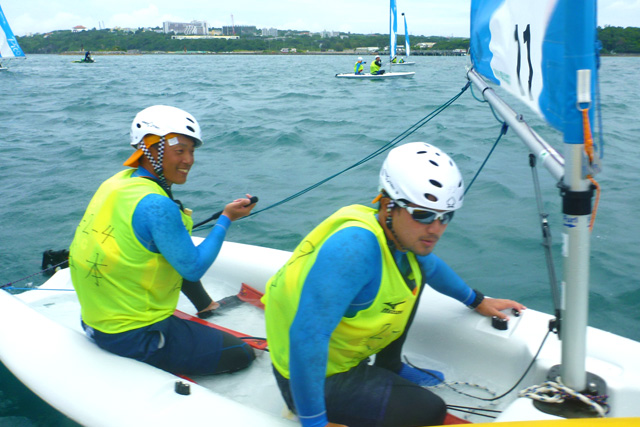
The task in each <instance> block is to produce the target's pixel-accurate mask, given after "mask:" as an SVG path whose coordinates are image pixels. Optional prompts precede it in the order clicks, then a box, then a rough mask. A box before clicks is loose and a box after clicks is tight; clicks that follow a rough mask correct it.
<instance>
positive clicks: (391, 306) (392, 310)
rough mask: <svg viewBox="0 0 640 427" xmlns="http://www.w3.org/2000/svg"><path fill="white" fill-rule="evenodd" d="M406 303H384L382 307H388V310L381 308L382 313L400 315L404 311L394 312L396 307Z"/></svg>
mask: <svg viewBox="0 0 640 427" xmlns="http://www.w3.org/2000/svg"><path fill="white" fill-rule="evenodd" d="M405 302H406V301H400V302H385V303H384V305H386V306H389V308H383V309H382V313H387V314H400V313H402V312H403V311H404V310H396V307H397V306H399V305H400V304H404V303H405Z"/></svg>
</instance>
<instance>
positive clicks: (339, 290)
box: [263, 142, 525, 427]
mask: <svg viewBox="0 0 640 427" xmlns="http://www.w3.org/2000/svg"><path fill="white" fill-rule="evenodd" d="M379 190H380V194H379V195H378V197H377V198H376V200H374V202H378V201H379V209H378V210H376V209H372V208H369V207H366V206H362V205H352V206H347V207H344V208H342V209H340V210H338V211H337V212H336V213H334V214H333V215H331V216H330V217H329V218H327V219H326V220H324V221H323V222H322V223H321V224H320V225H318V226H317V227H316V228H315V229H314V230H313V231H311V233H309V234H308V235H307V236H306V237H305V238H304V239H303V241H302V242H301V243H300V244H299V245H298V247H297V248H296V249H295V251H294V253H293V255H292V257H291V258H290V260H289V261H288V262H287V263H286V264H285V266H284V267H282V268H281V269H280V271H278V273H277V274H276V275H275V276H274V277H272V278H271V280H270V282H269V283H268V285H267V292H266V295H265V297H264V298H263V302H264V303H265V310H266V311H265V316H266V323H267V339H268V341H269V354H270V356H271V360H272V362H273V366H274V374H275V377H276V381H277V382H278V386H279V387H280V390H281V392H282V395H283V397H284V399H285V401H286V402H287V405H288V406H289V408H290V409H291V410H293V411H294V412H296V413H297V414H298V416H299V418H300V421H301V422H302V425H303V426H325V425H348V426H350V427H356V426H373V425H376V426H426V425H440V424H442V423H443V420H444V418H445V415H446V405H445V403H444V402H443V401H442V399H441V398H440V397H438V396H437V395H435V394H434V393H432V392H431V391H429V390H427V389H425V388H423V386H430V385H436V384H438V383H440V382H441V381H443V379H444V377H443V375H442V373H440V372H438V371H429V370H419V369H416V368H413V367H411V366H409V365H407V364H404V363H402V361H401V353H402V345H403V343H404V341H405V338H406V335H407V332H408V330H409V327H410V325H411V322H412V320H413V316H414V314H415V311H416V309H417V306H418V301H419V299H420V295H421V293H422V290H423V289H424V286H425V285H426V284H427V283H428V286H431V287H432V288H434V289H435V290H437V291H438V292H441V293H443V294H445V295H447V296H449V297H451V298H454V299H457V300H458V301H460V302H461V303H462V304H465V305H467V306H468V307H470V308H472V309H475V310H476V311H477V312H478V313H480V314H482V315H485V316H498V317H501V318H505V317H506V316H505V315H504V314H503V313H502V312H501V311H500V310H505V309H508V308H512V309H516V310H523V309H524V308H525V307H523V306H522V305H521V304H519V303H517V302H515V301H511V300H504V299H492V298H486V299H485V298H484V296H483V295H482V293H480V292H479V291H476V290H474V289H471V288H470V287H469V286H468V285H467V284H466V283H465V282H464V281H463V280H462V279H461V278H460V277H459V276H458V275H456V274H455V273H454V272H453V270H452V269H451V268H450V267H448V266H447V265H446V264H445V263H444V262H443V261H442V260H441V259H439V258H438V257H437V256H436V255H435V254H433V253H432V251H433V249H434V247H435V245H436V243H437V242H438V240H439V239H440V237H441V236H442V234H443V233H444V231H445V229H446V228H447V226H448V224H449V222H450V221H451V220H452V218H453V215H454V212H455V210H456V209H459V208H460V207H461V206H462V202H463V194H464V183H463V180H462V176H461V174H460V172H459V171H458V168H457V166H456V165H455V163H454V162H453V160H452V159H451V158H450V157H449V156H448V155H447V154H445V153H444V152H442V151H441V150H439V149H438V148H436V147H434V146H432V145H429V144H426V143H423V142H414V143H410V144H405V145H402V146H399V147H396V148H394V149H393V150H391V151H390V152H389V154H388V156H387V158H386V160H385V162H384V164H383V166H382V169H381V171H380V186H379ZM373 355H375V363H374V364H373V365H370V364H369V363H368V361H369V358H370V357H371V356H373Z"/></svg>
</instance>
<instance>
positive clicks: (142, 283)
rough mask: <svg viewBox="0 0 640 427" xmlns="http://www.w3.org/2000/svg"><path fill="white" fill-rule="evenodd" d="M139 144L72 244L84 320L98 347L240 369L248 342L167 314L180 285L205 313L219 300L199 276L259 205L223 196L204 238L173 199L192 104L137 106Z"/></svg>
mask: <svg viewBox="0 0 640 427" xmlns="http://www.w3.org/2000/svg"><path fill="white" fill-rule="evenodd" d="M130 136H131V145H132V146H133V147H134V148H135V149H136V151H135V152H134V153H133V154H132V155H131V157H129V159H128V160H127V161H125V162H124V166H129V167H131V168H133V169H126V170H123V171H120V172H118V173H117V174H115V175H114V176H112V177H111V178H109V179H107V180H106V181H105V182H103V183H102V185H101V186H100V188H98V191H97V192H96V193H95V194H94V196H93V198H92V199H91V202H90V203H89V206H88V207H87V210H86V211H85V213H84V216H83V218H82V220H81V221H80V224H79V225H78V228H77V229H76V232H75V236H74V239H73V242H72V243H71V247H70V254H69V266H70V271H71V279H72V282H73V286H74V288H75V289H76V292H77V295H78V300H79V301H80V306H81V315H82V327H83V328H84V330H85V332H86V334H87V335H88V336H89V337H90V338H92V339H93V340H94V341H95V343H96V344H97V345H98V346H100V347H101V348H103V349H105V350H107V351H110V352H112V353H115V354H118V355H120V356H125V357H130V358H133V359H136V360H140V361H142V362H146V363H148V364H150V365H153V366H156V367H158V368H160V369H164V370H166V371H169V372H172V373H176V374H185V375H207V374H218V373H223V372H233V371H237V370H240V369H243V368H246V367H247V366H249V365H250V364H251V362H252V361H253V360H254V358H255V355H254V352H253V349H252V348H251V347H249V346H248V345H247V344H246V343H244V342H243V341H241V340H240V339H238V338H236V337H234V336H232V335H230V334H228V333H226V332H222V331H219V330H217V329H213V328H210V327H208V326H205V325H202V324H199V323H197V322H193V321H189V320H183V319H180V318H178V317H176V316H174V315H173V313H174V310H175V309H176V306H177V303H178V298H179V296H180V292H181V291H182V292H183V293H184V294H185V295H186V296H187V297H188V298H189V300H190V301H191V302H192V303H193V305H194V306H195V307H196V309H197V310H198V313H199V315H205V314H207V313H208V312H210V311H211V310H215V309H216V308H217V307H218V306H219V304H218V303H217V302H215V301H213V300H212V299H211V298H210V297H209V295H208V294H207V292H206V290H205V289H204V287H203V286H202V283H201V282H200V278H201V277H202V276H203V275H204V273H205V272H206V271H207V269H208V268H209V267H210V266H211V264H212V263H213V262H214V260H215V259H216V257H217V255H218V252H219V251H220V247H221V245H222V242H223V240H224V238H225V235H226V232H227V230H228V228H229V227H230V226H231V223H232V221H235V220H237V219H238V218H242V217H244V216H246V215H248V214H249V213H250V212H251V210H252V209H253V208H254V207H255V203H254V204H251V201H250V199H249V198H250V195H247V198H240V199H237V200H234V201H233V202H231V203H229V204H227V205H226V206H225V208H224V211H223V213H222V215H221V216H220V218H219V220H218V222H217V223H216V225H215V226H214V227H213V229H212V230H211V232H210V233H209V235H208V236H207V238H206V239H204V241H203V242H202V243H200V245H198V246H195V245H194V244H193V242H192V240H191V236H190V234H191V228H192V226H193V220H192V219H191V216H190V215H191V211H190V210H189V209H186V208H184V207H183V205H182V203H180V201H178V200H175V199H174V198H173V194H172V189H171V187H172V185H173V184H184V183H185V182H186V181H187V175H188V173H189V171H190V169H191V167H192V166H193V163H194V152H195V149H196V148H197V147H199V146H201V145H202V136H201V132H200V127H199V125H198V122H197V121H196V119H195V118H194V117H193V116H192V115H191V114H189V113H187V112H185V111H183V110H181V109H178V108H175V107H170V106H166V105H155V106H152V107H149V108H145V109H144V110H142V111H140V112H139V113H138V114H137V115H136V116H135V119H134V120H133V123H132V125H131V134H130Z"/></svg>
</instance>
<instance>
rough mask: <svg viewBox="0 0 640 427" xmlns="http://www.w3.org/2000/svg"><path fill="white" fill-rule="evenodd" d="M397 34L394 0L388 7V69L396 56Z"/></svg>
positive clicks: (396, 12)
mask: <svg viewBox="0 0 640 427" xmlns="http://www.w3.org/2000/svg"><path fill="white" fill-rule="evenodd" d="M397 32H398V11H397V9H396V0H391V3H390V6H389V69H391V67H392V65H393V63H392V62H391V61H393V58H394V56H396V33H397Z"/></svg>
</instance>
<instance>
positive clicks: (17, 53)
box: [0, 7, 24, 59]
mask: <svg viewBox="0 0 640 427" xmlns="http://www.w3.org/2000/svg"><path fill="white" fill-rule="evenodd" d="M0 58H3V59H4V58H24V52H23V51H22V48H21V47H20V45H19V44H18V40H16V37H15V36H14V35H13V31H11V27H10V26H9V22H7V18H6V17H5V16H4V12H3V11H2V7H0Z"/></svg>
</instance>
